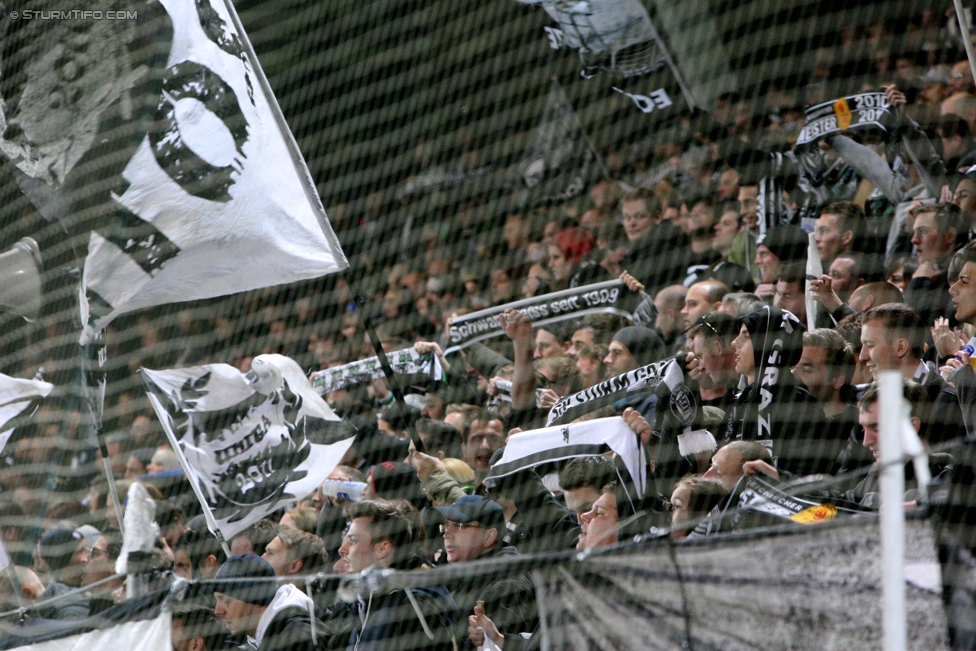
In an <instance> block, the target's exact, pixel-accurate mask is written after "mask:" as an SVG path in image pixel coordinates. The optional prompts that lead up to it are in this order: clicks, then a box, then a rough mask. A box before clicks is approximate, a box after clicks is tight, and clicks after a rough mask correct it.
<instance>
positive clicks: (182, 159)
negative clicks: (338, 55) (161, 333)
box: [0, 0, 348, 343]
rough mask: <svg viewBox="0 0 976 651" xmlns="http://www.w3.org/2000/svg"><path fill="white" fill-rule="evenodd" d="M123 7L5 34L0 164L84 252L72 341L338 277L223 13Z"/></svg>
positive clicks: (288, 144)
mask: <svg viewBox="0 0 976 651" xmlns="http://www.w3.org/2000/svg"><path fill="white" fill-rule="evenodd" d="M126 6H127V7H129V8H131V9H132V10H131V11H130V12H126V16H125V19H119V20H98V19H96V18H95V17H94V14H93V12H95V11H98V13H99V14H104V11H106V10H110V9H117V6H116V4H115V3H112V2H110V1H109V0H92V1H91V2H87V3H86V6H85V7H84V8H85V9H86V10H91V11H84V12H82V11H79V12H77V13H78V14H79V16H78V17H77V19H67V20H42V19H38V20H27V19H26V14H25V16H24V19H22V20H11V21H10V22H9V24H8V25H7V27H6V28H5V31H4V39H5V40H4V46H5V50H4V60H3V62H2V63H3V65H4V66H6V67H8V68H14V69H16V68H17V66H18V65H20V66H22V74H18V75H14V76H13V77H10V78H8V79H6V80H5V84H4V85H0V90H2V91H3V93H4V96H3V97H0V100H2V101H0V153H2V154H3V156H2V159H5V160H6V161H7V162H9V163H10V164H11V165H12V166H13V168H14V173H15V176H16V179H17V182H18V184H19V185H20V187H21V189H22V190H23V191H24V192H25V194H27V196H28V197H29V198H30V199H31V201H32V202H33V203H34V204H35V206H36V207H37V208H38V210H39V211H40V212H41V214H43V215H44V216H45V217H46V218H48V219H50V220H56V221H60V222H61V224H62V226H63V227H64V230H65V231H67V232H69V233H70V234H71V235H72V236H73V237H75V238H77V239H78V240H79V241H78V242H77V245H78V246H77V248H79V249H82V250H83V249H84V247H85V245H87V259H86V260H85V263H84V269H83V273H82V281H81V292H80V295H81V317H82V321H83V322H84V323H85V324H86V330H85V333H84V334H83V335H82V341H83V343H84V342H87V341H88V340H89V339H90V338H91V336H92V335H93V334H94V333H95V332H97V331H99V330H100V329H102V328H104V327H105V325H107V324H108V323H109V322H110V321H112V319H114V318H115V317H116V316H118V315H120V314H123V313H126V312H131V311H133V310H138V309H141V308H145V307H150V306H154V305H162V304H165V303H173V302H183V301H192V300H198V299H205V298H213V297H216V296H223V295H227V294H233V293H237V292H242V291H247V290H252V289H257V288H261V287H268V286H272V285H280V284H284V283H290V282H296V281H300V280H304V279H310V278H316V277H320V276H323V275H325V274H330V273H335V272H338V271H341V270H343V269H345V268H346V267H347V266H348V265H347V262H346V259H345V256H344V255H343V253H342V250H341V248H340V246H339V243H338V240H337V239H336V237H335V235H334V233H333V232H332V229H331V227H330V226H329V223H328V220H327V218H326V215H325V211H324V209H323V208H322V205H321V202H320V200H319V198H318V195H317V192H316V190H315V186H314V184H313V182H312V179H311V177H310V174H309V172H308V169H307V167H306V165H305V162H304V160H303V159H302V156H301V154H300V152H299V151H298V148H297V145H296V143H295V140H294V138H293V136H292V134H291V132H290V131H289V129H288V126H287V124H286V123H285V121H284V118H283V116H282V113H281V110H280V109H279V107H278V105H277V102H276V100H275V98H274V95H273V94H272V92H271V89H270V86H268V83H267V80H266V79H265V77H264V73H263V72H262V70H261V68H260V66H259V64H258V61H257V59H256V57H255V56H254V52H253V49H252V48H251V45H250V43H249V42H248V40H247V36H246V35H245V34H244V32H243V29H242V27H241V24H240V21H239V19H238V17H237V14H236V13H235V11H234V7H233V5H232V4H231V2H230V1H229V0H159V1H158V2H156V1H153V2H133V3H128V4H127V5H126ZM49 13H50V12H49ZM113 13H116V12H113ZM118 13H121V12H118ZM129 14H131V17H130V16H129ZM52 84H54V85H52ZM54 97H64V98H68V99H65V100H64V101H60V100H59V101H55V99H51V98H54Z"/></svg>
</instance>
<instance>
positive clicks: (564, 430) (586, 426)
mask: <svg viewBox="0 0 976 651" xmlns="http://www.w3.org/2000/svg"><path fill="white" fill-rule="evenodd" d="M610 451H613V452H616V453H617V454H618V455H619V456H620V458H621V460H622V461H623V464H624V467H625V468H627V472H629V473H630V476H631V479H632V480H633V482H634V486H635V487H636V489H637V494H638V495H643V494H644V487H645V486H646V485H647V467H646V457H645V455H644V447H643V446H642V445H641V444H640V439H639V438H638V436H637V434H635V433H634V430H632V429H630V427H628V426H627V423H625V422H624V419H623V418H621V417H620V416H614V417H612V418H598V419H596V420H588V421H584V422H582V423H574V424H572V425H563V426H561V427H559V426H557V427H545V428H542V429H534V430H530V431H528V432H520V433H519V434H512V435H511V436H509V437H508V442H507V443H506V444H505V450H504V452H503V453H502V458H501V459H499V460H498V462H497V463H496V464H495V465H494V466H492V467H491V471H490V472H489V473H488V476H487V477H486V478H485V485H486V486H489V487H491V486H492V485H494V482H495V481H497V480H498V479H500V478H501V477H506V476H508V475H511V474H514V473H516V472H519V471H522V470H526V469H528V468H534V467H536V466H538V465H541V464H543V463H550V462H553V461H565V460H567V459H572V458H574V457H582V456H598V455H601V454H606V453H607V452H610Z"/></svg>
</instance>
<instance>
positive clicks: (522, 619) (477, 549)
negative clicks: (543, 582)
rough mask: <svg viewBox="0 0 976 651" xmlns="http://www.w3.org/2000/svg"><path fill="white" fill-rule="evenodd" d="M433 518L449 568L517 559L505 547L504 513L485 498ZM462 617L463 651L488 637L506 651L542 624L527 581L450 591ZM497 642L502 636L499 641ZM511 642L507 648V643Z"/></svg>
mask: <svg viewBox="0 0 976 651" xmlns="http://www.w3.org/2000/svg"><path fill="white" fill-rule="evenodd" d="M430 513H431V515H430V517H431V518H432V519H433V520H434V521H435V522H439V523H440V530H441V533H442V534H443V536H444V551H445V552H446V554H447V562H448V563H452V564H453V563H467V562H470V561H474V560H487V559H490V558H502V557H508V558H511V557H512V556H518V552H517V551H516V550H515V548H514V547H503V546H502V535H503V534H504V531H505V512H504V511H503V510H502V507H501V506H499V504H498V503H497V502H494V501H492V500H489V499H487V498H485V497H482V496H481V495H465V496H464V497H462V498H461V499H459V500H458V501H456V502H454V504H452V505H451V506H441V507H437V508H435V509H433V510H432V511H431V512H430ZM448 587H449V588H450V589H451V595H452V596H453V597H454V601H455V602H456V603H457V605H458V610H459V611H460V612H461V614H462V615H467V616H468V621H467V622H465V621H464V620H463V619H462V620H461V621H460V622H459V624H460V625H459V626H458V627H457V629H458V630H457V640H458V643H459V644H458V646H459V648H467V649H472V648H475V647H476V646H479V645H480V644H482V643H483V640H484V635H485V634H486V632H488V633H489V637H492V639H493V640H494V641H495V642H496V644H498V643H499V640H500V641H501V644H499V646H503V647H504V648H508V646H513V645H514V644H515V643H522V642H524V640H523V639H522V638H521V636H520V635H519V634H520V633H526V634H529V633H531V632H532V631H533V630H535V627H536V625H537V623H538V619H539V616H538V612H537V610H536V605H535V597H534V595H535V592H534V590H533V587H532V582H531V581H530V580H529V579H528V577H526V576H523V575H513V576H507V577H505V578H502V579H498V580H497V581H494V582H492V583H489V584H488V585H487V586H486V585H485V584H484V582H483V580H482V581H478V582H472V581H471V580H470V579H469V580H462V581H459V582H458V583H456V584H455V585H449V586H448ZM495 636H498V637H497V638H496V637H495ZM515 638H519V639H518V640H517V642H516V640H515ZM508 639H511V640H512V642H511V643H510V644H509V645H507V646H506V645H505V641H506V640H508Z"/></svg>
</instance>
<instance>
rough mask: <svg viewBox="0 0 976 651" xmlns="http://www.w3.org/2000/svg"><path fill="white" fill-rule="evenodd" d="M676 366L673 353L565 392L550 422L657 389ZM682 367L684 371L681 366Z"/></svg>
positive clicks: (561, 421) (563, 420)
mask: <svg viewBox="0 0 976 651" xmlns="http://www.w3.org/2000/svg"><path fill="white" fill-rule="evenodd" d="M672 366H677V362H675V359H674V358H673V357H672V358H670V359H666V360H664V361H662V362H654V363H652V364H648V365H647V366H641V367H640V368H635V369H634V370H633V371H628V372H626V373H623V374H622V375H617V376H614V377H612V378H610V379H608V380H604V381H603V382H600V383H599V384H594V385H593V386H591V387H590V388H588V389H583V390H582V391H579V392H577V393H574V394H572V395H569V396H564V397H562V398H560V399H559V401H558V402H557V403H556V404H554V405H553V406H552V409H550V410H549V416H548V417H547V419H546V425H547V426H552V425H562V424H564V423H571V422H573V421H574V420H576V419H577V418H579V417H580V416H583V415H585V414H588V413H590V412H593V411H596V410H597V409H599V408H600V407H604V406H606V405H610V404H613V403H614V402H617V401H618V400H622V399H623V398H626V397H627V395H628V394H631V393H635V392H637V391H646V392H651V391H654V390H655V389H657V388H658V386H659V385H660V384H661V382H662V381H664V377H665V374H666V373H667V372H668V370H669V368H670V367H672ZM678 371H679V372H680V368H678Z"/></svg>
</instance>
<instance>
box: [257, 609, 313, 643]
mask: <svg viewBox="0 0 976 651" xmlns="http://www.w3.org/2000/svg"><path fill="white" fill-rule="evenodd" d="M314 625H315V627H316V634H315V641H314V643H313V641H312V620H311V619H310V618H309V614H308V611H307V610H305V609H304V608H299V607H297V606H290V607H288V608H284V609H282V610H281V611H279V612H278V613H277V614H275V616H274V619H272V620H271V624H270V625H269V626H268V629H267V631H265V633H264V637H262V638H261V644H260V645H258V651H305V650H306V649H308V650H309V651H311V650H313V649H322V648H325V643H326V640H327V634H326V631H325V629H324V628H323V627H322V625H321V623H319V622H318V620H316V621H315V624H314Z"/></svg>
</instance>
